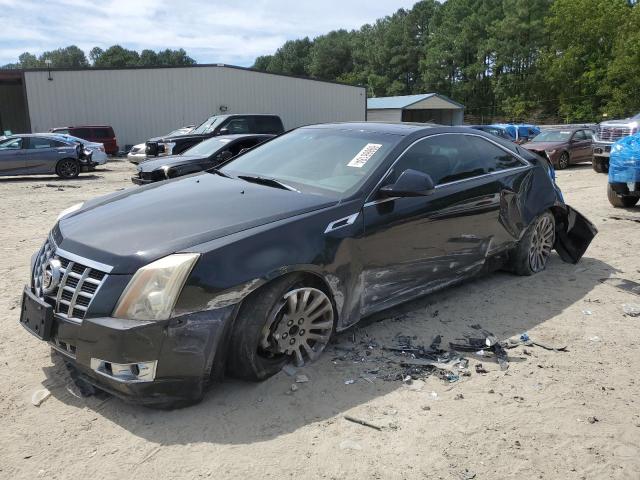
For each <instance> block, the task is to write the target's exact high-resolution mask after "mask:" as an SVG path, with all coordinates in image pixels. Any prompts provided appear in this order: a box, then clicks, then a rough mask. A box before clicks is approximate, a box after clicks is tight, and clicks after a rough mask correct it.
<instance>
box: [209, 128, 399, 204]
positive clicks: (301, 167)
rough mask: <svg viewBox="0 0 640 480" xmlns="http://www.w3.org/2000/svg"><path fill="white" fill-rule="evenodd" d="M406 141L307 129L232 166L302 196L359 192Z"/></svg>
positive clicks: (235, 172) (230, 170) (237, 171)
mask: <svg viewBox="0 0 640 480" xmlns="http://www.w3.org/2000/svg"><path fill="white" fill-rule="evenodd" d="M401 138H402V137H400V136H397V135H389V134H379V133H372V132H363V131H351V130H337V129H335V130H334V129H331V130H330V129H323V128H301V129H298V130H294V131H293V132H290V133H288V134H286V135H283V136H281V137H278V138H276V139H274V140H271V141H270V142H267V143H265V144H263V145H261V146H259V147H257V148H255V149H254V150H251V151H249V152H247V153H245V154H244V155H242V156H241V157H238V158H236V159H235V160H232V161H231V162H229V163H227V164H226V165H225V166H224V167H223V168H222V169H221V170H222V172H224V173H227V174H231V175H236V176H242V175H244V176H252V177H261V178H269V179H274V180H277V181H279V182H282V183H284V184H286V185H289V186H291V187H293V188H295V189H297V190H300V191H302V192H310V193H319V194H324V195H329V196H333V197H335V196H338V197H339V196H345V195H348V194H351V193H353V192H355V191H356V190H357V189H358V188H359V187H360V186H361V185H362V184H363V183H364V182H365V181H366V179H367V178H368V176H369V175H370V174H371V172H372V171H373V170H374V169H375V168H376V167H377V166H378V165H380V162H381V161H382V160H383V159H384V158H385V156H386V155H387V153H388V152H389V151H390V150H391V148H393V146H395V145H396V144H397V143H398V142H399V141H400V139H401Z"/></svg>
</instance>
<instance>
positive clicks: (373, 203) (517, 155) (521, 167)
mask: <svg viewBox="0 0 640 480" xmlns="http://www.w3.org/2000/svg"><path fill="white" fill-rule="evenodd" d="M442 135H464V136H467V137H479V138H481V139H483V140H486V141H487V142H489V143H492V144H493V145H495V146H496V147H498V148H500V149H501V150H504V151H505V152H506V153H508V154H509V155H512V156H513V157H514V158H516V159H517V160H519V161H520V162H522V163H523V165H522V166H520V167H513V168H505V169H504V170H498V171H495V172H490V173H485V174H483V175H478V176H475V177H469V178H463V179H461V180H454V181H453V182H447V183H442V184H440V185H436V187H435V188H436V189H438V188H443V187H447V186H449V185H455V184H457V183H461V182H468V181H469V180H475V179H477V178H482V177H488V176H491V175H498V174H502V173H505V172H517V171H520V170H524V169H526V168H530V167H531V166H532V165H531V163H529V162H528V161H527V160H526V159H525V158H524V157H522V156H521V155H519V154H518V153H516V152H514V151H512V150H509V149H508V148H506V147H504V146H503V145H500V144H499V143H498V142H494V141H493V140H492V139H490V138H487V137H484V136H482V135H475V134H473V133H458V132H446V133H434V134H433V135H427V136H424V137H420V138H418V139H417V140H415V141H414V142H412V143H411V145H409V146H407V148H405V149H404V150H403V151H402V153H401V154H400V155H398V157H397V158H396V159H395V160H394V161H393V163H392V164H391V166H390V167H389V168H388V169H387V171H386V172H385V173H384V175H382V177H380V180H379V181H378V183H377V184H376V186H375V187H374V188H373V189H372V190H371V193H370V194H369V195H368V196H367V199H370V198H371V197H372V196H373V195H375V193H376V192H377V191H378V189H379V188H380V186H381V184H382V182H384V180H385V178H387V176H388V175H389V174H390V173H391V171H392V170H393V167H395V165H396V163H398V161H399V160H400V159H401V158H402V157H403V156H404V154H405V153H407V151H408V150H409V149H410V148H411V147H413V146H414V145H415V144H417V143H418V142H422V141H423V140H426V139H428V138H433V137H439V136H442ZM397 198H398V197H389V198H383V199H378V200H369V201H368V202H367V201H365V204H364V206H365V207H368V206H371V205H377V204H379V203H384V202H388V201H390V200H397Z"/></svg>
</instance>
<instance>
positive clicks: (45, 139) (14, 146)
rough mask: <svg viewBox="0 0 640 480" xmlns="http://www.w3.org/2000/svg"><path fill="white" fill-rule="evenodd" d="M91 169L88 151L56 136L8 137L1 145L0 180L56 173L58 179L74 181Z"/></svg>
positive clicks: (27, 135)
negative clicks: (82, 172) (16, 176)
mask: <svg viewBox="0 0 640 480" xmlns="http://www.w3.org/2000/svg"><path fill="white" fill-rule="evenodd" d="M92 166H94V163H93V160H92V153H91V151H89V150H86V149H84V148H83V147H82V146H81V145H78V144H77V143H71V142H65V141H63V140H61V139H60V138H56V137H55V136H46V135H42V134H24V135H11V136H10V137H9V138H6V139H5V140H2V141H0V176H15V175H46V174H52V173H55V174H56V175H58V176H59V177H61V178H75V177H77V176H78V175H79V174H80V172H81V171H82V170H83V169H89V168H91V167H92Z"/></svg>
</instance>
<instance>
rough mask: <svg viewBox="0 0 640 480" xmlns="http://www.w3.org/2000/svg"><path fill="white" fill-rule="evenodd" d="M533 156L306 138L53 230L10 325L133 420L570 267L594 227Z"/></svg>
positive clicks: (370, 127)
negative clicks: (342, 342)
mask: <svg viewBox="0 0 640 480" xmlns="http://www.w3.org/2000/svg"><path fill="white" fill-rule="evenodd" d="M550 170H551V167H550V166H549V164H548V162H547V161H546V160H544V159H542V158H540V157H539V156H538V155H534V154H532V153H530V152H527V151H526V150H523V149H520V148H519V147H518V146H516V145H514V144H513V143H511V142H504V141H501V140H500V139H498V138H495V137H493V136H490V135H488V134H485V133H483V132H480V131H474V130H471V129H469V128H464V127H440V126H433V127H429V126H425V125H416V124H384V123H346V124H326V125H316V126H310V127H303V128H299V129H297V130H294V131H292V132H289V133H287V134H285V135H281V136H279V137H277V138H274V139H272V140H270V141H269V142H267V143H265V144H264V145H261V146H259V147H258V148H255V149H253V150H251V151H249V152H246V153H245V154H243V155H240V156H238V157H236V158H235V159H232V160H231V161H229V162H227V163H226V164H224V165H223V166H221V167H219V168H217V169H210V170H208V171H206V172H202V173H199V174H195V175H189V176H186V177H181V178H176V179H172V180H168V181H165V182H160V183H155V184H151V185H146V186H144V187H141V188H137V189H128V190H125V191H120V192H114V193H112V194H110V195H107V196H104V197H100V198H96V199H93V200H90V201H88V202H86V203H84V204H82V205H76V206H75V207H72V208H70V209H68V210H67V211H65V212H63V213H62V214H61V217H59V221H58V222H57V223H56V224H55V226H54V227H53V229H52V231H51V232H50V234H49V236H48V238H47V240H46V242H45V243H44V245H43V247H42V248H41V249H40V251H39V252H38V253H37V254H36V255H35V256H34V258H33V265H32V268H31V279H30V281H29V285H27V286H26V287H25V289H24V293H23V299H22V307H21V316H20V322H21V324H22V325H23V326H24V327H25V328H26V329H27V330H28V331H29V332H31V333H32V334H33V335H35V336H36V337H38V338H40V339H41V340H43V341H46V342H49V344H50V345H51V346H52V347H53V348H54V349H55V350H57V351H58V352H60V353H61V354H62V355H64V356H65V357H66V360H67V362H68V363H69V364H70V365H71V366H72V368H74V369H76V370H77V371H78V372H79V378H81V379H83V380H85V381H87V382H90V383H92V384H93V385H96V386H97V387H99V388H101V389H104V390H106V391H109V392H112V393H114V394H116V395H119V396H121V397H124V398H127V399H130V400H134V401H137V402H139V403H144V404H155V405H163V406H167V405H183V404H185V403H188V402H194V401H198V400H199V399H201V398H202V395H203V392H204V389H205V387H206V385H207V384H208V383H209V382H210V380H211V379H212V378H219V377H220V376H222V375H223V374H224V373H225V372H228V373H229V374H231V375H234V376H236V377H239V378H243V379H248V380H262V379H265V378H267V377H269V376H271V375H273V374H275V373H277V372H278V371H280V369H281V368H282V367H283V366H284V365H285V364H286V363H287V362H294V363H296V364H297V365H302V364H304V363H306V362H309V361H312V360H314V359H316V358H317V357H318V356H319V355H320V354H321V353H322V351H323V350H324V348H325V347H326V345H327V344H328V342H329V339H330V338H331V336H332V334H333V333H334V332H336V331H341V330H344V329H346V328H348V327H350V326H351V325H353V324H355V323H356V322H358V321H359V320H360V319H361V318H362V317H364V316H367V315H369V314H371V313H374V312H376V311H379V310H382V309H385V308H389V307H391V306H393V305H396V304H399V303H401V302H405V301H407V300H410V299H413V298H416V297H418V296H420V295H425V294H428V293H431V292H433V291H436V290H439V289H442V288H446V287H448V286H450V285H453V284H456V283H458V282H461V281H464V280H465V279H468V278H470V277H473V276H474V275H477V274H479V273H480V272H483V271H486V270H492V269H495V268H501V267H502V268H508V269H510V270H512V271H513V272H515V273H517V274H519V275H531V274H535V273H537V272H540V271H542V270H544V268H545V266H546V264H547V261H548V260H549V258H550V256H551V252H552V249H553V248H555V250H556V251H557V252H558V254H559V256H560V258H561V259H562V260H564V261H566V262H570V263H575V262H577V261H578V260H579V259H580V258H581V257H582V255H583V254H584V252H585V251H586V249H587V247H588V245H589V244H590V242H591V240H592V239H593V237H594V235H595V234H596V229H595V227H594V226H593V225H592V224H591V223H590V222H589V221H588V220H586V219H585V218H584V217H583V216H582V215H580V214H579V213H578V212H577V211H576V210H574V209H573V208H571V207H570V206H568V205H567V204H565V203H564V201H563V200H562V195H561V193H560V189H559V187H558V186H557V185H556V184H555V183H554V181H553V180H552V178H551V171H550Z"/></svg>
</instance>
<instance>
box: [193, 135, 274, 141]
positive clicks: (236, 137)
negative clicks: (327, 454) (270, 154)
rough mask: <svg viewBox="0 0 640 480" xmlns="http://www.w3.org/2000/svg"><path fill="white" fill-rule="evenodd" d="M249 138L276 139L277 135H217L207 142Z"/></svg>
mask: <svg viewBox="0 0 640 480" xmlns="http://www.w3.org/2000/svg"><path fill="white" fill-rule="evenodd" d="M249 137H257V138H263V137H264V138H269V137H275V135H274V134H272V133H230V134H229V135H217V136H215V137H211V138H208V139H207V140H213V139H218V140H219V139H221V138H228V139H230V140H237V139H238V138H249ZM205 141H206V140H205Z"/></svg>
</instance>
